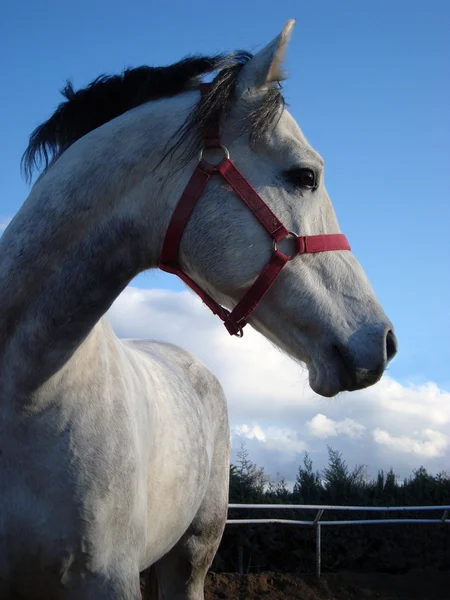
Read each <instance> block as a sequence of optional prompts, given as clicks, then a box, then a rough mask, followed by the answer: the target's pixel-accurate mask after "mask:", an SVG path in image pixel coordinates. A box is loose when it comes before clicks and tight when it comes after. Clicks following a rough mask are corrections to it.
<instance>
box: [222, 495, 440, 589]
mask: <svg viewBox="0 0 450 600" xmlns="http://www.w3.org/2000/svg"><path fill="white" fill-rule="evenodd" d="M228 509H229V510H233V509H246V510H247V509H250V510H280V509H281V510H285V509H286V510H296V511H298V510H316V511H317V514H316V516H315V517H314V519H312V520H307V521H299V520H293V519H270V518H269V519H227V525H258V524H264V523H280V524H284V525H297V526H301V527H314V528H315V530H316V575H317V577H320V575H321V570H322V564H321V563H322V551H321V546H322V544H321V529H322V526H331V525H385V524H400V523H434V524H440V525H447V524H450V519H449V518H448V516H449V511H450V504H449V505H442V506H333V505H320V504H229V505H228ZM326 511H367V512H426V511H436V512H438V511H439V512H442V516H441V517H440V518H438V519H411V518H405V519H360V520H357V519H354V520H341V521H326V520H325V521H322V520H321V519H322V517H323V515H324V513H325V512H326Z"/></svg>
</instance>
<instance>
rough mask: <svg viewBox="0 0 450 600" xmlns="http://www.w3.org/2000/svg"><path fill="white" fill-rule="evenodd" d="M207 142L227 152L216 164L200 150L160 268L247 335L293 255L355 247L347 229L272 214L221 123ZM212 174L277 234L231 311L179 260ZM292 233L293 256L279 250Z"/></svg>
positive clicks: (229, 327)
mask: <svg viewBox="0 0 450 600" xmlns="http://www.w3.org/2000/svg"><path fill="white" fill-rule="evenodd" d="M207 89H208V84H201V86H200V92H201V95H202V97H204V95H205V93H206V90H207ZM204 144H205V145H204V148H221V149H222V150H223V152H224V153H225V158H224V159H223V160H222V161H221V162H220V163H219V164H217V165H213V164H210V163H208V162H207V161H205V160H204V158H203V150H201V151H200V153H199V163H198V165H197V167H196V169H195V171H194V173H193V174H192V176H191V178H190V180H189V182H188V184H187V185H186V187H185V189H184V192H183V193H182V195H181V198H180V200H179V202H178V204H177V207H176V208H175V211H174V213H173V215H172V219H171V221H170V223H169V227H168V228H167V232H166V237H165V239H164V243H163V247H162V252H161V260H160V264H159V268H160V269H162V270H163V271H166V272H167V273H173V274H174V275H178V277H180V279H182V280H183V281H184V282H185V283H186V284H187V285H188V286H189V287H190V288H191V289H193V290H194V292H196V293H197V294H198V295H199V296H200V298H201V299H202V300H203V302H204V303H205V304H206V305H207V306H208V307H209V308H210V309H211V310H212V312H213V313H214V314H215V315H218V316H219V317H220V318H221V319H222V321H223V322H224V325H225V327H226V328H227V330H228V331H229V333H230V334H231V335H237V336H239V337H242V335H243V331H242V329H243V327H244V326H245V325H246V323H247V321H248V318H249V316H250V315H251V313H252V312H253V311H254V310H255V308H256V307H257V306H258V304H259V303H260V302H261V300H262V299H263V297H264V295H265V294H266V293H267V291H268V290H269V288H270V287H271V286H272V284H273V283H274V281H275V279H276V278H277V276H278V275H279V273H280V272H281V269H282V268H283V267H284V265H285V264H286V263H287V262H289V260H291V259H292V258H294V256H296V255H297V254H307V253H313V252H328V251H330V250H350V245H349V243H348V241H347V238H346V237H345V235H343V234H341V233H336V234H322V235H308V236H299V235H296V234H295V233H292V232H290V231H288V230H287V229H286V227H285V226H284V225H283V223H281V221H279V220H278V219H277V217H276V216H275V215H274V214H273V212H272V211H271V210H270V208H269V207H268V206H267V204H266V203H265V202H264V200H263V199H262V198H261V196H260V195H259V194H258V193H257V192H256V190H254V189H253V188H252V186H251V185H250V184H249V183H248V181H247V180H246V179H245V177H244V176H243V175H242V173H240V172H239V171H238V170H237V169H236V167H235V166H234V164H233V163H232V162H231V160H230V155H229V152H228V150H227V149H226V148H225V146H222V144H221V143H220V132H219V124H218V123H216V124H215V126H214V127H213V128H211V129H209V130H208V131H205V132H204ZM213 174H218V175H221V176H222V177H223V178H224V179H225V181H226V182H227V183H228V184H229V185H230V186H231V187H232V188H233V190H234V191H235V193H236V194H237V195H238V196H239V198H240V199H241V200H242V201H243V202H244V203H245V204H246V205H247V206H248V208H249V209H250V210H251V212H252V213H253V214H254V215H255V217H256V218H257V219H258V221H259V222H260V223H261V225H262V226H263V227H264V229H265V230H266V231H267V233H268V234H269V235H270V237H271V238H272V240H273V253H272V258H271V259H270V260H269V262H268V263H267V265H266V266H265V267H264V269H263V270H262V271H261V273H260V274H259V276H258V277H257V279H256V281H255V282H254V283H253V285H252V286H251V287H250V289H249V290H248V291H247V292H246V293H245V294H244V296H243V297H242V298H241V300H240V301H239V302H238V303H237V305H236V306H235V307H234V309H233V310H232V311H231V312H230V311H228V310H227V309H226V308H224V307H223V306H221V305H220V304H218V303H217V302H216V301H215V300H214V299H213V298H211V296H209V294H207V293H206V292H205V291H204V290H202V289H201V287H200V286H198V285H197V284H196V283H195V281H193V280H192V279H191V278H190V277H189V276H188V275H186V273H184V272H183V271H182V270H181V268H180V266H179V263H178V250H179V246H180V242H181V238H182V236H183V232H184V229H185V227H186V225H187V222H188V221H189V218H190V216H191V215H192V212H193V210H194V208H195V205H196V203H197V201H198V199H199V198H200V196H201V195H202V193H203V191H204V189H205V187H206V184H207V183H208V181H209V179H210V177H211V175H213ZM289 236H290V237H292V238H293V239H294V241H295V246H296V248H295V253H294V255H293V256H288V255H286V254H284V253H283V252H280V250H279V249H278V248H277V243H278V242H280V241H281V240H282V239H284V238H286V237H289Z"/></svg>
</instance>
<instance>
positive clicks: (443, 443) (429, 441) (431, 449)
mask: <svg viewBox="0 0 450 600" xmlns="http://www.w3.org/2000/svg"><path fill="white" fill-rule="evenodd" d="M418 436H421V438H422V439H420V438H419V437H418ZM373 438H374V440H375V441H376V442H377V444H381V445H383V446H386V447H387V448H388V449H389V450H392V451H394V452H407V453H411V454H414V455H416V456H419V457H421V458H434V457H436V456H444V453H445V451H446V450H447V449H448V447H449V445H450V439H449V437H448V436H446V435H445V434H443V433H441V432H440V431H433V430H432V429H425V430H424V431H423V432H417V435H416V437H410V436H407V435H400V436H398V437H395V436H392V435H390V434H389V433H388V432H387V431H384V430H383V429H375V430H374V432H373Z"/></svg>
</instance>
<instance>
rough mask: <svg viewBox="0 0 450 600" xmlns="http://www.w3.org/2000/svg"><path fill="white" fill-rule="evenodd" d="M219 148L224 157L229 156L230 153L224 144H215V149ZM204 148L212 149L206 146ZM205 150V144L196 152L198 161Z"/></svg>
mask: <svg viewBox="0 0 450 600" xmlns="http://www.w3.org/2000/svg"><path fill="white" fill-rule="evenodd" d="M219 148H220V149H221V150H222V151H223V153H224V154H225V158H228V159H229V158H230V153H229V151H228V148H227V147H226V146H223V145H222V144H220V146H217V149H219ZM206 150H214V148H206ZM204 151H205V146H203V148H202V149H201V150H200V152H199V153H198V162H200V161H201V160H202V159H203V152H204Z"/></svg>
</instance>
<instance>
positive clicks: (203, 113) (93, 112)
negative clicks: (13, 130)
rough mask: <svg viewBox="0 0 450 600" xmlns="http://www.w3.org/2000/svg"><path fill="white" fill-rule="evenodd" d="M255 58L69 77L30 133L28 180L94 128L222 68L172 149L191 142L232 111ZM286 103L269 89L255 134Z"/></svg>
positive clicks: (198, 59)
mask: <svg viewBox="0 0 450 600" xmlns="http://www.w3.org/2000/svg"><path fill="white" fill-rule="evenodd" d="M251 58H252V54H250V53H249V52H245V51H239V52H235V53H232V54H227V55H223V54H221V55H216V56H211V57H207V56H198V55H196V56H189V57H187V58H184V59H182V60H181V61H179V62H177V63H174V64H172V65H169V66H165V67H149V66H141V67H136V68H129V69H125V70H124V71H123V72H122V73H121V74H120V75H100V76H99V77H97V78H96V79H94V81H92V82H91V83H90V84H89V85H88V86H86V87H85V88H82V89H79V90H78V91H75V90H74V88H73V85H72V83H71V82H70V81H67V82H66V85H65V87H64V88H63V89H62V90H61V94H62V96H64V98H65V101H63V102H61V103H60V104H59V106H58V107H57V109H56V110H55V112H54V113H53V115H52V116H51V117H50V118H49V119H48V120H47V121H45V122H44V123H42V124H41V125H39V126H38V127H36V129H35V130H34V131H33V132H32V134H31V135H30V138H29V143H28V147H27V148H26V150H25V152H24V154H23V156H22V161H21V167H22V172H23V174H24V176H25V178H26V180H27V181H31V178H32V175H33V171H34V170H35V169H39V168H41V167H42V169H43V171H44V172H45V170H47V169H48V167H49V166H50V165H51V164H52V163H53V162H54V161H55V160H56V159H57V158H59V156H61V154H62V153H63V152H64V151H65V150H67V148H69V146H71V145H72V144H73V143H74V142H76V141H77V140H78V139H80V138H81V137H83V136H84V135H86V134H87V133H89V132H90V131H93V130H94V129H97V128H98V127H100V126H101V125H103V124H105V123H107V122H108V121H111V120H112V119H114V118H116V117H118V116H119V115H122V114H124V113H125V112H127V111H129V110H131V109H133V108H136V107H137V106H139V105H141V104H144V103H146V102H149V101H151V100H157V99H160V98H167V97H171V96H175V95H177V94H180V93H183V92H186V91H189V90H192V89H196V88H198V86H199V84H200V82H201V79H202V76H203V77H204V76H206V75H208V74H211V73H215V72H217V71H218V74H217V75H216V77H215V78H214V79H213V81H212V84H211V88H210V90H209V91H208V93H207V95H206V97H205V99H204V102H202V103H201V105H199V106H197V107H196V108H195V109H194V110H193V112H192V114H191V115H190V116H189V117H188V119H187V120H186V122H185V123H184V124H183V126H182V127H181V129H180V130H179V131H178V132H177V135H176V139H172V142H173V145H172V146H171V148H169V151H168V153H167V154H169V153H171V152H173V151H174V150H175V149H177V148H178V147H179V146H180V145H181V144H183V143H184V142H186V141H187V139H188V138H189V137H190V136H191V135H192V133H194V139H193V140H192V143H193V144H197V143H198V141H199V139H200V138H201V131H202V129H203V127H204V126H206V125H207V124H208V122H210V121H211V120H212V119H220V118H221V117H223V116H224V115H225V114H226V113H227V111H228V109H229V107H230V105H231V103H232V101H233V100H234V90H235V83H236V77H237V75H238V73H239V71H240V70H241V69H242V67H243V66H244V65H245V64H246V63H247V62H248V61H249V60H250V59H251ZM280 104H283V98H282V96H281V93H280V91H279V89H277V88H271V89H269V93H268V94H267V95H266V98H265V100H264V101H263V102H262V103H261V106H259V107H258V109H257V110H256V111H255V112H254V113H253V114H251V115H250V123H251V130H252V134H253V137H257V136H258V134H260V133H261V132H262V131H263V130H264V129H266V127H267V125H268V124H269V123H270V122H271V121H273V120H274V117H275V115H276V113H277V112H278V108H279V106H280ZM189 147H190V145H189ZM186 150H188V148H186Z"/></svg>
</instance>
